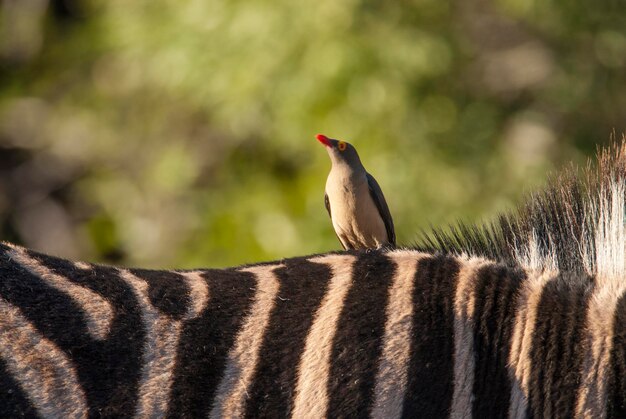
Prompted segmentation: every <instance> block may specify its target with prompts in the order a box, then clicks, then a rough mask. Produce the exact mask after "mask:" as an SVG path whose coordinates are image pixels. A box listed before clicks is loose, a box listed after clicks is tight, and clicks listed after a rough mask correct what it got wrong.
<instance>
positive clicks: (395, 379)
mask: <svg viewBox="0 0 626 419" xmlns="http://www.w3.org/2000/svg"><path fill="white" fill-rule="evenodd" d="M387 256H388V257H389V258H390V259H391V260H392V261H393V262H394V263H395V265H396V272H395V275H394V278H393V284H392V285H391V288H390V289H389V300H388V301H389V303H388V305H387V311H386V313H387V322H386V324H385V337H384V340H383V342H384V346H383V352H382V357H381V361H380V366H379V368H378V373H377V377H376V388H375V390H374V397H375V399H374V407H373V410H372V417H373V418H380V419H386V418H399V417H401V416H402V406H403V404H404V395H405V392H406V383H407V374H408V366H409V360H410V355H411V354H410V350H411V333H412V330H413V287H414V282H415V274H416V267H417V263H418V261H419V260H420V259H422V258H423V257H425V256H427V255H426V254H424V253H419V252H414V251H394V252H391V253H388V254H387Z"/></svg>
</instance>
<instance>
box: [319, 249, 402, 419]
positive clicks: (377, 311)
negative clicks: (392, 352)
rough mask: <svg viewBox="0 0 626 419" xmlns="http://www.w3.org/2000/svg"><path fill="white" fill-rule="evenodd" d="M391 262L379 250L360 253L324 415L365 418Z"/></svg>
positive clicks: (335, 349)
mask: <svg viewBox="0 0 626 419" xmlns="http://www.w3.org/2000/svg"><path fill="white" fill-rule="evenodd" d="M394 272H395V264H394V263H393V262H392V261H391V260H390V259H389V258H388V257H387V256H385V255H384V254H382V253H381V252H379V251H369V252H367V253H360V256H359V258H358V259H357V261H356V262H355V264H354V272H353V281H354V282H353V284H352V287H351V288H350V290H349V291H348V293H347V295H346V299H345V302H344V306H343V310H342V312H341V315H340V318H339V322H338V324H337V331H336V335H335V340H334V342H333V348H332V352H331V358H330V359H331V365H330V372H329V380H328V396H329V402H328V417H331V418H339V417H364V416H366V415H367V413H368V412H369V410H370V408H371V406H370V403H371V401H372V399H373V393H374V386H375V381H376V380H375V379H376V371H377V370H378V363H379V358H380V354H381V351H382V337H383V335H384V332H385V318H386V313H385V310H386V303H387V299H388V293H389V286H390V284H391V281H392V278H393V274H394Z"/></svg>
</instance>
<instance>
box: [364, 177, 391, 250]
mask: <svg viewBox="0 0 626 419" xmlns="http://www.w3.org/2000/svg"><path fill="white" fill-rule="evenodd" d="M366 176H367V185H368V186H369V190H370V195H371V196H372V199H373V200H374V203H375V204H376V208H378V212H379V213H380V216H381V217H382V219H383V222H384V223H385V230H387V239H388V240H389V243H391V244H392V245H393V246H394V247H395V246H396V232H395V231H394V228H393V219H392V218H391V212H389V207H388V206H387V201H385V196H384V195H383V191H382V190H381V189H380V186H379V185H378V182H376V179H374V177H373V176H372V175H370V174H369V173H367V174H366Z"/></svg>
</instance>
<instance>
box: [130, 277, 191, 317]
mask: <svg viewBox="0 0 626 419" xmlns="http://www.w3.org/2000/svg"><path fill="white" fill-rule="evenodd" d="M130 272H131V273H132V274H133V275H135V276H137V277H139V278H141V279H143V280H145V281H146V282H147V283H148V297H149V299H150V303H152V305H153V306H154V307H156V308H157V309H158V310H159V311H160V312H161V313H163V314H167V315H168V316H170V317H171V318H172V319H174V320H181V319H182V317H183V316H184V315H185V314H186V313H187V308H188V307H189V302H190V298H189V287H188V286H187V283H186V281H185V280H184V279H183V278H182V276H181V275H180V274H179V273H177V272H172V271H156V270H150V269H131V270H130Z"/></svg>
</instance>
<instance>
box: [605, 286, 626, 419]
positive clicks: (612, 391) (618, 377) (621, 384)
mask: <svg viewBox="0 0 626 419" xmlns="http://www.w3.org/2000/svg"><path fill="white" fill-rule="evenodd" d="M610 365H611V367H610V368H611V369H610V371H611V376H610V379H609V383H608V401H609V402H608V412H607V413H608V417H610V418H626V294H622V296H621V297H620V298H619V300H618V301H617V305H616V308H615V325H614V326H613V349H612V350H611V363H610Z"/></svg>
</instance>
